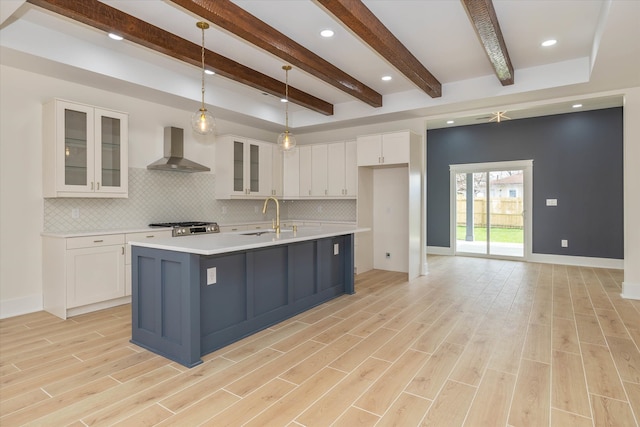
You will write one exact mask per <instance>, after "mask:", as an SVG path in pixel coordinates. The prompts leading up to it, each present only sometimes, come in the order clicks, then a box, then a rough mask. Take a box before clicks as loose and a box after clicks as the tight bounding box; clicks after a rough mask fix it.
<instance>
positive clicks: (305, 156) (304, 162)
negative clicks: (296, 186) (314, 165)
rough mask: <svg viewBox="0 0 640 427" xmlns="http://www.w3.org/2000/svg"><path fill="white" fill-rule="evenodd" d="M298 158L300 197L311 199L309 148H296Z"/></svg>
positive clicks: (311, 177)
mask: <svg viewBox="0 0 640 427" xmlns="http://www.w3.org/2000/svg"><path fill="white" fill-rule="evenodd" d="M298 152H299V156H300V197H311V181H312V179H313V176H312V172H311V159H312V157H311V155H312V154H311V153H312V151H311V146H310V145H307V146H301V147H299V148H298Z"/></svg>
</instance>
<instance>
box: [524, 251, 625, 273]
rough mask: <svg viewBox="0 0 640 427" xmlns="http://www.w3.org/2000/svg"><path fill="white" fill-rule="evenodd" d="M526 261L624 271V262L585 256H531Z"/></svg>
mask: <svg viewBox="0 0 640 427" xmlns="http://www.w3.org/2000/svg"><path fill="white" fill-rule="evenodd" d="M527 261H529V262H539V263H542V264H562V265H573V266H576V267H593V268H614V269H616V270H623V269H624V260H622V259H612V258H592V257H585V256H569V255H549V254H531V256H530V257H529V259H528V260H527Z"/></svg>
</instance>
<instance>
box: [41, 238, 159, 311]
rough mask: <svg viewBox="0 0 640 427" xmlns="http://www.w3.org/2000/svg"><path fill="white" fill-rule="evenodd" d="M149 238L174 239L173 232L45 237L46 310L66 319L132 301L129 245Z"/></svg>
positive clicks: (44, 275) (44, 287)
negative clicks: (128, 243) (133, 241)
mask: <svg viewBox="0 0 640 427" xmlns="http://www.w3.org/2000/svg"><path fill="white" fill-rule="evenodd" d="M145 236H151V237H155V236H158V237H160V236H163V237H164V236H166V237H170V236H171V231H166V230H163V231H159V232H158V231H153V232H146V233H118V234H103V235H93V236H82V237H58V236H44V237H43V243H42V248H43V251H42V258H43V268H42V273H43V277H42V279H43V305H44V309H45V310H46V311H48V312H49V313H52V314H54V315H56V316H58V317H60V318H62V319H66V318H67V317H70V316H74V315H77V314H83V313H88V312H91V311H95V310H100V309H103V308H107V307H113V306H116V305H120V304H125V303H127V302H129V301H130V295H131V253H130V251H129V248H128V247H127V246H128V245H126V242H128V241H131V240H141V239H142V238H148V237H145Z"/></svg>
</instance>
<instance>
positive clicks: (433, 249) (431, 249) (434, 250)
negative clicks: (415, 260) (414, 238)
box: [427, 246, 453, 255]
mask: <svg viewBox="0 0 640 427" xmlns="http://www.w3.org/2000/svg"><path fill="white" fill-rule="evenodd" d="M427 254H429V255H453V249H452V248H447V247H444V246H427Z"/></svg>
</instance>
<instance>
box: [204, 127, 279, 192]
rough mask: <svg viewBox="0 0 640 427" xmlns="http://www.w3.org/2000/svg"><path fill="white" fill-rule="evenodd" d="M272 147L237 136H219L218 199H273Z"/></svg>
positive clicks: (217, 151) (217, 145)
mask: <svg viewBox="0 0 640 427" xmlns="http://www.w3.org/2000/svg"><path fill="white" fill-rule="evenodd" d="M272 145H273V144H270V143H268V142H262V141H256V140H252V139H247V138H242V137H238V136H233V135H225V136H221V137H219V138H218V139H217V141H216V198H217V199H231V198H234V199H250V198H260V197H268V196H270V195H271V192H272V185H271V183H272V168H271V163H272V160H273V159H272V155H273V152H272Z"/></svg>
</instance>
